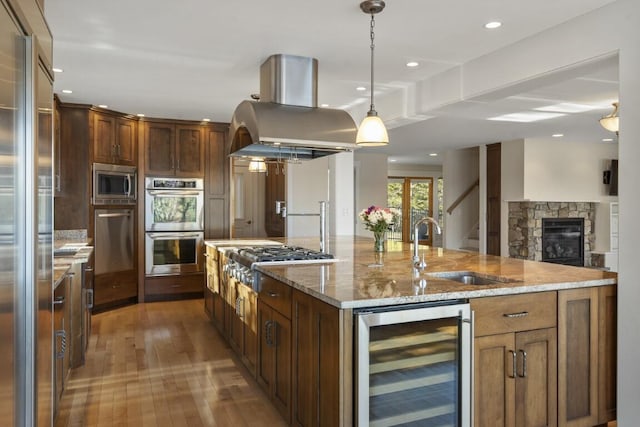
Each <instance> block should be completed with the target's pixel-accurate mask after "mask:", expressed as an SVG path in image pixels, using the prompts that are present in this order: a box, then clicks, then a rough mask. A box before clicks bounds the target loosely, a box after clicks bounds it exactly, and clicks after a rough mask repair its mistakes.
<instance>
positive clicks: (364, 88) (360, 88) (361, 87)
mask: <svg viewBox="0 0 640 427" xmlns="http://www.w3.org/2000/svg"><path fill="white" fill-rule="evenodd" d="M356 90H358V91H360V92H362V91H364V90H367V88H366V87H364V86H358V87H357V88H356Z"/></svg>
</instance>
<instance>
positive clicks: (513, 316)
mask: <svg viewBox="0 0 640 427" xmlns="http://www.w3.org/2000/svg"><path fill="white" fill-rule="evenodd" d="M528 315H529V312H528V311H521V312H520V313H505V314H503V316H504V317H506V318H509V319H517V318H518V317H525V316H528Z"/></svg>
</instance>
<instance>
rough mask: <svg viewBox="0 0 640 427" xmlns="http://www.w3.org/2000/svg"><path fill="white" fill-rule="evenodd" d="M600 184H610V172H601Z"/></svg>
mask: <svg viewBox="0 0 640 427" xmlns="http://www.w3.org/2000/svg"><path fill="white" fill-rule="evenodd" d="M602 183H603V184H606V185H609V184H611V171H604V172H602Z"/></svg>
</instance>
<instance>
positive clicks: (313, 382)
mask: <svg viewBox="0 0 640 427" xmlns="http://www.w3.org/2000/svg"><path fill="white" fill-rule="evenodd" d="M292 322H293V325H292V329H293V337H292V339H293V342H292V348H293V373H292V375H293V379H292V387H293V389H292V398H293V403H292V417H293V422H292V424H293V425H295V426H306V427H312V426H339V425H341V419H340V405H341V403H344V402H341V389H340V385H341V375H340V372H342V369H341V365H340V343H341V342H342V339H343V337H342V335H341V329H340V324H341V323H340V310H338V309H336V308H335V307H332V306H330V305H328V304H325V303H324V302H322V301H319V300H317V299H315V298H314V297H311V296H308V295H306V294H303V293H301V292H297V291H294V292H293V319H292Z"/></svg>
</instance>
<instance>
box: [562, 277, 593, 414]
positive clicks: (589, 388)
mask: <svg viewBox="0 0 640 427" xmlns="http://www.w3.org/2000/svg"><path fill="white" fill-rule="evenodd" d="M558 372H560V375H559V377H558V424H559V425H560V426H593V425H596V424H598V289H597V288H582V289H571V290H564V291H559V292H558Z"/></svg>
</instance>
